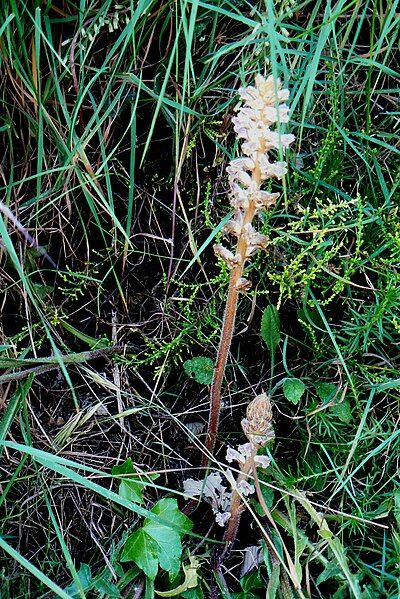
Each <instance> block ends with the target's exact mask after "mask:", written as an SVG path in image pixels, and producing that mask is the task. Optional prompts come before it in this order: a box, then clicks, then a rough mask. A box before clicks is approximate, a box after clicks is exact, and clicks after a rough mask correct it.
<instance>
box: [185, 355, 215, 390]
mask: <svg viewBox="0 0 400 599" xmlns="http://www.w3.org/2000/svg"><path fill="white" fill-rule="evenodd" d="M183 368H184V370H185V372H186V374H187V375H188V376H190V377H191V378H192V379H194V380H195V381H196V382H197V383H200V385H211V383H212V379H213V374H214V362H213V361H212V360H211V359H210V358H206V357H205V356H198V357H197V358H192V359H191V360H186V362H185V363H184V364H183Z"/></svg>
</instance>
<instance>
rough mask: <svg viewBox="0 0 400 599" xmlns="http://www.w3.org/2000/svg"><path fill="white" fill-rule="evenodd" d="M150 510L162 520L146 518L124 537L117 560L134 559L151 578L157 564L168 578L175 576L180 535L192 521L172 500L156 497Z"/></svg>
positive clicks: (180, 553) (152, 578) (187, 528)
mask: <svg viewBox="0 0 400 599" xmlns="http://www.w3.org/2000/svg"><path fill="white" fill-rule="evenodd" d="M151 511H152V512H153V514H155V515H157V516H159V517H160V520H162V521H161V522H158V521H155V520H150V519H149V518H146V519H145V521H144V523H143V526H142V527H141V528H140V529H139V530H137V531H136V532H134V533H133V534H132V535H130V536H129V537H128V539H127V541H126V543H125V546H124V549H123V551H122V556H121V561H123V562H127V561H133V562H135V564H136V565H137V566H138V567H139V568H140V569H141V570H143V572H144V573H145V574H146V576H147V577H148V578H150V579H151V580H154V579H155V577H156V576H157V572H158V567H159V566H160V567H161V568H162V569H163V570H165V571H166V572H168V573H169V575H170V576H171V577H172V576H176V574H178V572H179V570H180V567H181V556H182V543H181V537H182V536H183V535H184V534H185V532H187V531H189V530H190V529H191V528H192V526H193V523H192V521H191V520H189V518H188V517H187V516H185V514H182V512H180V511H179V509H178V502H177V501H176V499H172V498H168V497H167V498H164V499H160V501H158V502H157V503H156V504H155V506H154V507H153V508H152V510H151ZM163 522H168V523H169V524H171V525H172V526H173V527H174V528H171V526H168V525H166V524H164V523H163ZM177 528H178V529H179V530H177Z"/></svg>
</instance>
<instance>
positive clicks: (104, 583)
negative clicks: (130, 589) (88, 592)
mask: <svg viewBox="0 0 400 599" xmlns="http://www.w3.org/2000/svg"><path fill="white" fill-rule="evenodd" d="M94 588H95V589H96V590H97V591H100V592H101V593H104V596H105V597H107V599H120V597H121V593H120V592H119V590H118V587H117V586H116V585H115V584H113V583H112V582H110V581H109V580H107V579H106V578H103V577H101V578H99V579H98V580H96V582H95V585H94Z"/></svg>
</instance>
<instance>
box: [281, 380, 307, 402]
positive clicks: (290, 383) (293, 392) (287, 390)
mask: <svg viewBox="0 0 400 599" xmlns="http://www.w3.org/2000/svg"><path fill="white" fill-rule="evenodd" d="M305 390H306V386H305V384H304V383H303V381H301V380H300V379H285V381H284V383H283V393H284V395H285V397H286V399H288V400H289V401H291V402H292V403H293V404H294V405H295V406H297V404H298V403H299V401H300V399H301V398H302V395H303V393H304V391H305Z"/></svg>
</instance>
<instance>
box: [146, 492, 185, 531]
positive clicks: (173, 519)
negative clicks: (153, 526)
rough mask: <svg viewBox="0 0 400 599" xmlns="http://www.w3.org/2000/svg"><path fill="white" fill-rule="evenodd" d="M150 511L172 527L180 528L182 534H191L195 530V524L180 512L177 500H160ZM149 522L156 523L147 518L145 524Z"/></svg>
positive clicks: (167, 498) (169, 498)
mask: <svg viewBox="0 0 400 599" xmlns="http://www.w3.org/2000/svg"><path fill="white" fill-rule="evenodd" d="M150 511H151V512H152V513H153V514H156V515H157V516H160V518H162V519H163V520H165V521H166V522H169V523H170V524H171V525H172V526H176V527H179V528H180V529H181V530H182V533H185V532H189V531H190V530H192V528H193V522H192V521H191V520H190V519H189V518H188V517H187V516H185V514H183V513H182V512H181V511H180V510H179V508H178V502H177V500H176V499H173V498H172V497H165V498H164V499H160V500H159V501H157V503H156V504H155V506H154V507H153V508H152V509H151V510H150ZM148 521H149V522H155V520H149V519H148V518H146V520H145V524H146V522H148Z"/></svg>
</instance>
